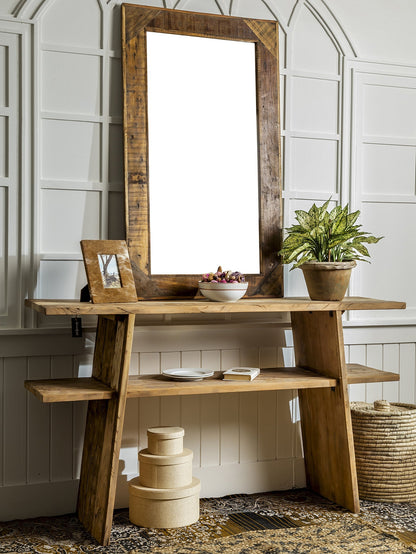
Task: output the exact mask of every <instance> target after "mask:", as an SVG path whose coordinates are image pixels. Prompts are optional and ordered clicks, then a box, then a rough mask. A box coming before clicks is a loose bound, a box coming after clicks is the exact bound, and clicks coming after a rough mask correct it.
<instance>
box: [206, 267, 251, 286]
mask: <svg viewBox="0 0 416 554" xmlns="http://www.w3.org/2000/svg"><path fill="white" fill-rule="evenodd" d="M245 280H246V279H245V277H244V275H243V274H242V273H240V272H239V271H230V270H227V271H223V270H222V267H221V266H218V269H217V271H216V272H215V273H204V274H203V275H202V282H203V283H244V281H245Z"/></svg>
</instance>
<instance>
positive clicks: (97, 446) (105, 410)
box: [77, 315, 134, 545]
mask: <svg viewBox="0 0 416 554" xmlns="http://www.w3.org/2000/svg"><path fill="white" fill-rule="evenodd" d="M133 331H134V316H132V315H124V316H118V317H117V318H115V320H111V319H108V318H102V317H100V318H99V319H98V325H97V337H96V344H95V351H94V362H93V372H92V375H93V377H94V378H95V379H97V380H99V381H101V382H102V383H103V384H104V385H106V386H108V387H110V388H111V389H114V391H115V394H114V396H113V397H112V398H111V399H110V400H90V401H89V403H88V413H87V422H86V428H85V437H84V450H83V455H82V465H81V477H80V485H79V493H78V506H77V512H78V516H79V519H80V520H81V522H82V523H83V524H84V526H85V528H86V529H87V530H88V531H89V532H90V533H91V535H92V536H93V537H94V538H96V539H97V541H98V542H99V543H100V544H103V545H106V544H108V542H109V539H110V532H111V525H112V518H113V508H114V499H115V492H116V482H117V471H118V459H119V454H120V445H121V435H122V430H123V421H124V412H125V404H126V392H127V380H128V372H129V363H130V352H131V344H132V338H133Z"/></svg>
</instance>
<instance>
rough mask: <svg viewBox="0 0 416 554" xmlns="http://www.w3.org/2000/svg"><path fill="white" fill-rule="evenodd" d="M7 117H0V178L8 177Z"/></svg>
mask: <svg viewBox="0 0 416 554" xmlns="http://www.w3.org/2000/svg"><path fill="white" fill-rule="evenodd" d="M8 120H9V118H8V117H4V116H0V178H1V177H5V178H7V177H8V165H9V164H8V163H7V162H8V158H9V155H8V148H7V143H8Z"/></svg>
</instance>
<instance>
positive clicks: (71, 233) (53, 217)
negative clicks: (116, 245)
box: [41, 189, 101, 257]
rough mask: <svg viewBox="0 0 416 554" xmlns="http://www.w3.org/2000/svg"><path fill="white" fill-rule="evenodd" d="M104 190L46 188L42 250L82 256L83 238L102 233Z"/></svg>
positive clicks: (42, 196)
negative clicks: (101, 218)
mask: <svg viewBox="0 0 416 554" xmlns="http://www.w3.org/2000/svg"><path fill="white" fill-rule="evenodd" d="M100 194H101V193H100V192H97V191H81V190H53V189H43V190H42V195H41V199H42V221H41V223H42V227H41V250H42V252H43V253H44V254H45V253H53V252H65V253H72V254H74V256H77V257H79V256H80V252H81V250H80V244H79V243H80V240H81V239H98V238H99V237H100V212H101V205H100Z"/></svg>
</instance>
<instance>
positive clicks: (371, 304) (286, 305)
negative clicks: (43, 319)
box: [25, 296, 406, 315]
mask: <svg viewBox="0 0 416 554" xmlns="http://www.w3.org/2000/svg"><path fill="white" fill-rule="evenodd" d="M25 305H26V306H27V307H28V308H31V309H33V310H35V311H37V312H40V313H42V314H44V315H117V314H133V315H166V314H204V313H206V314H226V313H229V314H233V313H234V314H236V313H240V314H243V313H257V314H260V313H278V312H316V311H346V310H403V309H405V308H406V303H405V302H397V301H393V300H377V299H373V298H363V297H353V296H351V297H345V298H344V299H343V300H341V301H339V302H338V301H337V302H333V301H318V300H310V299H309V298H247V299H242V300H239V301H237V302H210V301H207V300H205V299H198V300H143V301H139V302H128V303H108V304H107V303H106V304H93V303H91V302H78V301H76V300H30V299H29V300H26V301H25Z"/></svg>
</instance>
